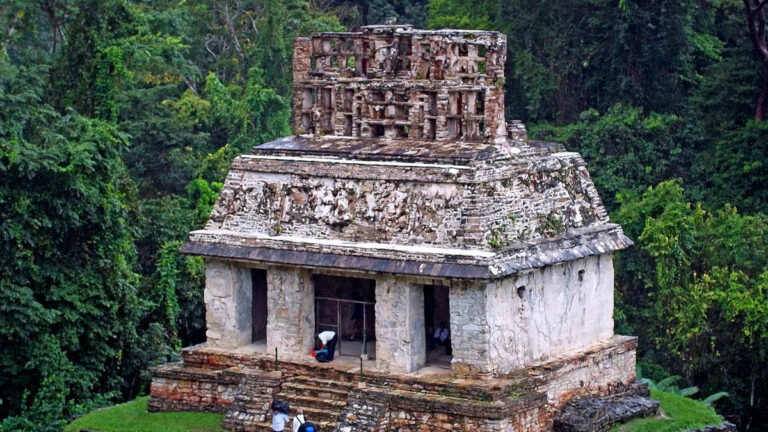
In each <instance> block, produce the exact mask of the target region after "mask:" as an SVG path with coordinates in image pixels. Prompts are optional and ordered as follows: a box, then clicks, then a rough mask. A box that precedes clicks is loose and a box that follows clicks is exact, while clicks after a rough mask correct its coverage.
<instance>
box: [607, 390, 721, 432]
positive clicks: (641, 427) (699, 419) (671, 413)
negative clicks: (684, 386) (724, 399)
mask: <svg viewBox="0 0 768 432" xmlns="http://www.w3.org/2000/svg"><path fill="white" fill-rule="evenodd" d="M651 397H652V398H654V399H656V400H657V401H659V402H661V407H660V411H659V415H658V416H656V417H647V418H644V419H635V420H632V421H630V422H628V423H625V424H622V425H618V426H616V427H614V428H613V429H611V430H610V432H678V431H687V430H691V429H699V428H702V427H704V426H709V425H719V424H720V423H722V421H723V419H722V418H720V416H719V415H717V413H716V412H715V410H714V409H712V408H710V407H708V406H706V405H704V404H702V403H701V402H697V401H695V400H693V399H689V398H686V397H683V396H678V395H675V394H672V393H665V392H662V391H658V390H651Z"/></svg>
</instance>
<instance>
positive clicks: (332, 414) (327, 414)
mask: <svg viewBox="0 0 768 432" xmlns="http://www.w3.org/2000/svg"><path fill="white" fill-rule="evenodd" d="M298 408H302V409H303V410H304V418H306V419H307V421H311V422H312V423H315V424H319V423H328V424H333V425H335V424H336V420H338V418H339V414H341V408H335V409H330V410H329V409H324V408H314V407H308V406H300V405H296V406H294V405H291V414H290V416H289V417H291V418H293V416H294V415H296V413H297V412H298Z"/></svg>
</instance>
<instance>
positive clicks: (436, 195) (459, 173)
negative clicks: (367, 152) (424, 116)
mask: <svg viewBox="0 0 768 432" xmlns="http://www.w3.org/2000/svg"><path fill="white" fill-rule="evenodd" d="M449 171H451V170H450V169H447V168H445V169H441V168H435V169H432V170H429V169H427V168H420V169H416V168H403V167H393V166H390V165H387V164H386V163H382V165H381V166H379V165H377V164H376V163H370V164H362V165H355V164H351V165H346V166H336V165H335V164H333V163H324V162H321V161H317V160H307V161H305V162H298V161H294V162H291V163H287V162H285V161H275V160H270V159H258V157H256V156H253V157H243V158H238V159H236V160H235V162H234V163H233V166H232V169H231V170H230V172H229V175H228V176H227V180H226V183H225V185H224V188H223V189H222V191H221V193H220V195H219V199H218V200H217V202H216V205H215V207H214V210H213V212H212V214H211V218H210V220H209V222H208V224H207V225H206V229H207V230H211V231H212V230H226V231H231V232H236V233H244V234H254V233H259V234H262V235H272V236H276V238H279V235H290V236H296V237H301V238H318V239H327V240H340V241H349V242H375V243H390V244H402V245H442V246H450V247H461V248H466V249H473V250H478V249H480V250H489V251H497V250H503V249H504V248H505V247H506V246H508V245H511V244H513V243H515V242H523V241H533V240H537V239H544V238H551V237H554V236H557V235H560V234H563V233H565V232H567V231H569V230H573V229H576V228H581V227H589V226H599V225H602V224H604V223H607V222H608V218H607V215H606V214H605V211H604V209H603V206H602V202H601V201H600V198H599V197H598V196H597V192H596V191H595V190H594V187H593V185H592V183H591V180H590V178H589V174H588V172H587V170H586V168H585V167H584V161H583V160H582V159H581V158H580V157H579V156H578V155H577V154H575V153H563V154H559V155H558V156H552V155H549V156H546V157H542V158H540V159H537V160H536V161H535V163H534V162H530V163H527V164H512V165H499V166H492V167H486V168H483V169H479V170H477V171H471V172H465V170H454V171H455V172H449Z"/></svg>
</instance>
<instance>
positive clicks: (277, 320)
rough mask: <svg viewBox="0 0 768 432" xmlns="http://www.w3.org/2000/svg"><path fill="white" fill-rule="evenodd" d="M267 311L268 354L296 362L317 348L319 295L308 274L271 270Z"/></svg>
mask: <svg viewBox="0 0 768 432" xmlns="http://www.w3.org/2000/svg"><path fill="white" fill-rule="evenodd" d="M267 310H268V317H267V351H268V352H270V353H273V352H274V351H275V348H277V352H278V355H279V356H280V357H285V358H294V357H298V356H306V355H307V354H308V353H309V351H310V350H311V349H312V348H314V329H315V291H314V286H313V284H312V280H311V278H310V275H309V272H308V271H307V270H305V269H298V268H289V267H270V268H269V269H268V270H267Z"/></svg>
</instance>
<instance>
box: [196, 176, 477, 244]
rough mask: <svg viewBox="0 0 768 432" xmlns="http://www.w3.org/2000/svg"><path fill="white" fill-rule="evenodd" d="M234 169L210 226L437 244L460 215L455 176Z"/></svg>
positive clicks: (450, 232)
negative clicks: (432, 178) (398, 177)
mask: <svg viewBox="0 0 768 432" xmlns="http://www.w3.org/2000/svg"><path fill="white" fill-rule="evenodd" d="M238 174H239V175H236V176H235V175H230V178H229V179H228V181H227V187H226V188H225V190H223V191H222V195H221V198H220V199H219V201H220V202H219V203H218V204H217V211H215V212H214V213H213V214H212V217H211V222H209V224H208V229H223V230H232V231H238V232H259V233H265V234H278V233H279V234H284V235H285V234H287V235H293V236H300V237H312V238H320V239H342V240H350V241H355V240H361V241H370V242H396V243H411V242H415V243H428V244H435V243H437V244H443V243H450V242H451V240H452V238H455V236H456V233H457V230H458V229H459V227H460V226H459V225H460V223H461V208H460V204H459V203H460V202H461V199H462V188H461V187H460V186H459V185H456V184H445V183H443V184H440V183H417V182H381V181H376V180H363V179H357V180H352V179H335V178H328V177H315V178H311V179H306V178H302V177H299V176H294V175H283V174H280V175H278V174H271V173H263V172H253V171H243V172H240V173H238Z"/></svg>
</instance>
